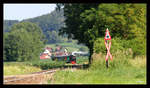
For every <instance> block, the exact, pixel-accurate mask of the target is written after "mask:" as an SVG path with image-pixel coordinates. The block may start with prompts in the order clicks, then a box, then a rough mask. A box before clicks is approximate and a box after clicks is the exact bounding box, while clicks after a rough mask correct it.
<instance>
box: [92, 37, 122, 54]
mask: <svg viewBox="0 0 150 88" xmlns="http://www.w3.org/2000/svg"><path fill="white" fill-rule="evenodd" d="M109 41H110V40H109ZM123 49H124V48H123V46H122V45H121V42H120V39H119V38H115V39H112V40H111V47H110V52H111V53H115V52H116V51H117V50H123ZM94 52H96V53H99V52H102V53H106V47H105V43H104V38H98V39H97V40H96V41H95V42H94Z"/></svg>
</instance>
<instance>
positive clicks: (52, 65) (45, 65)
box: [32, 60, 65, 69]
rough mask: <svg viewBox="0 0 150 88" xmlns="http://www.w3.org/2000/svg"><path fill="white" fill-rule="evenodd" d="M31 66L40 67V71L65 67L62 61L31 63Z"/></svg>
mask: <svg viewBox="0 0 150 88" xmlns="http://www.w3.org/2000/svg"><path fill="white" fill-rule="evenodd" d="M32 65H33V66H37V67H40V68H41V69H51V68H60V67H63V66H64V65H65V62H63V61H51V60H50V61H47V60H45V61H35V62H32Z"/></svg>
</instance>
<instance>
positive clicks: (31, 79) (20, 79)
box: [4, 69, 60, 84]
mask: <svg viewBox="0 0 150 88" xmlns="http://www.w3.org/2000/svg"><path fill="white" fill-rule="evenodd" d="M58 70H60V69H51V70H42V71H40V72H34V73H31V74H27V75H16V76H8V77H4V84H26V83H27V84H29V83H31V84H32V83H33V84H34V83H41V81H43V80H42V79H44V78H45V75H46V74H49V75H51V74H52V73H54V72H56V71H58Z"/></svg>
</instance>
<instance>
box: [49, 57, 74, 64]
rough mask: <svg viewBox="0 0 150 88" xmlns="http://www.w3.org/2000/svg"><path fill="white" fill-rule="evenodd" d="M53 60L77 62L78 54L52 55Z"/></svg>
mask: <svg viewBox="0 0 150 88" xmlns="http://www.w3.org/2000/svg"><path fill="white" fill-rule="evenodd" d="M51 58H52V60H54V61H55V60H58V61H65V62H66V63H71V64H76V56H73V55H61V56H51Z"/></svg>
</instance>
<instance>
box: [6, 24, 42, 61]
mask: <svg viewBox="0 0 150 88" xmlns="http://www.w3.org/2000/svg"><path fill="white" fill-rule="evenodd" d="M43 38H44V35H43V34H42V31H41V29H40V28H39V27H38V26H37V25H36V24H33V23H30V22H21V23H18V24H15V25H13V27H12V28H11V31H10V32H9V33H8V34H6V35H4V51H5V56H6V59H5V60H7V61H28V60H34V59H39V54H40V52H41V50H42V48H43V47H44V39H43Z"/></svg>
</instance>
